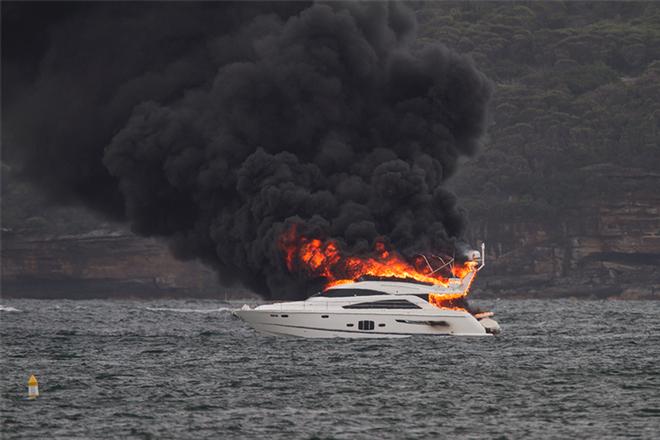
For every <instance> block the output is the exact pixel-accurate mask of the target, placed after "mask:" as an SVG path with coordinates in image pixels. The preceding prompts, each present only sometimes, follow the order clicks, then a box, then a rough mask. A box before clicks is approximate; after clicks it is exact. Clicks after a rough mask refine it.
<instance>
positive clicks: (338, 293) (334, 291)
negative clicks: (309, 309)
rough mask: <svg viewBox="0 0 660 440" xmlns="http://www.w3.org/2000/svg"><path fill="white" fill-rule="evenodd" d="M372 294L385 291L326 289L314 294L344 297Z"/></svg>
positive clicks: (383, 293)
mask: <svg viewBox="0 0 660 440" xmlns="http://www.w3.org/2000/svg"><path fill="white" fill-rule="evenodd" d="M373 295H387V293H385V292H380V291H378V290H369V289H328V290H326V291H324V292H319V293H317V294H316V295H314V296H321V297H324V298H345V297H349V296H373Z"/></svg>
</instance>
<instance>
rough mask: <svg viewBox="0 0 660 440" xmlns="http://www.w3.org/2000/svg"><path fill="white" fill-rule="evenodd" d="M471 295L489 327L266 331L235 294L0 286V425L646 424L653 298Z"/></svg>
mask: <svg viewBox="0 0 660 440" xmlns="http://www.w3.org/2000/svg"><path fill="white" fill-rule="evenodd" d="M477 303H478V304H479V305H482V306H485V307H486V308H491V309H492V310H494V311H495V312H496V319H498V321H499V322H500V324H501V325H502V328H503V334H502V335H500V336H499V337H491V338H445V337H439V338H438V337H436V338H433V337H416V338H411V339H392V340H355V341H351V340H305V339H293V338H274V337H269V336H261V335H257V334H256V333H255V332H254V331H253V330H251V329H249V328H248V327H247V326H246V325H245V324H243V323H242V322H241V321H238V320H236V319H235V318H233V317H232V315H231V313H230V312H229V311H228V310H229V309H230V308H231V307H235V306H236V304H235V305H229V304H226V303H222V302H211V301H154V302H138V301H135V302H130V301H121V302H120V301H77V302H76V301H36V300H20V301H19V300H6V299H5V300H3V301H2V308H0V320H1V324H0V328H1V334H0V335H1V337H2V340H1V345H2V367H1V368H2V376H1V378H0V380H1V381H2V390H1V392H2V396H1V398H2V401H1V403H2V438H4V439H12V438H108V437H116V438H126V437H133V438H438V437H447V438H567V437H569V436H575V437H576V438H618V437H637V438H653V437H655V438H657V436H658V434H659V433H660V326H659V323H658V320H659V318H660V304H659V303H657V302H633V301H631V302H621V301H616V302H614V301H612V302H596V301H570V300H566V301H536V300H534V301H532V300H525V301H504V300H502V301H481V302H479V301H477ZM32 373H34V374H35V375H36V376H37V377H38V379H39V381H40V391H41V394H42V396H41V397H40V398H39V399H38V400H36V401H27V400H25V396H26V393H27V388H26V383H27V378H28V377H29V375H30V374H32Z"/></svg>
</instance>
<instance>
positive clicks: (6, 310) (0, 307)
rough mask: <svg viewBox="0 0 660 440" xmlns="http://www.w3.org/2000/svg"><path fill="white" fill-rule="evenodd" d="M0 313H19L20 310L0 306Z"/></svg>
mask: <svg viewBox="0 0 660 440" xmlns="http://www.w3.org/2000/svg"><path fill="white" fill-rule="evenodd" d="M0 312H20V310H18V309H17V308H15V307H9V306H3V305H2V304H0Z"/></svg>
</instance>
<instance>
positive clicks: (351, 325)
mask: <svg viewBox="0 0 660 440" xmlns="http://www.w3.org/2000/svg"><path fill="white" fill-rule="evenodd" d="M354 325H355V324H346V327H353V326H354Z"/></svg>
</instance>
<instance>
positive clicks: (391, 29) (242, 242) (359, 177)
mask: <svg viewBox="0 0 660 440" xmlns="http://www.w3.org/2000/svg"><path fill="white" fill-rule="evenodd" d="M69 7H70V9H71V10H68V11H67V13H66V14H60V15H59V16H56V18H54V19H52V20H51V21H50V22H48V23H47V25H46V26H44V25H43V23H42V26H44V28H45V29H46V35H47V38H48V39H47V44H46V43H44V42H39V41H36V42H35V41H33V42H32V43H31V46H32V47H33V49H32V50H31V51H28V52H29V53H27V54H24V53H21V51H20V50H18V49H17V48H16V47H11V44H10V43H8V45H9V46H10V47H7V48H6V47H4V45H5V40H6V38H5V37H8V38H10V39H11V38H13V37H12V36H11V35H3V64H5V63H7V64H8V65H9V67H8V71H9V80H5V78H4V77H3V95H4V96H5V112H4V115H3V119H4V120H3V125H4V127H5V129H4V130H3V146H4V147H5V148H4V150H5V151H4V154H5V159H6V160H9V161H11V162H12V163H14V164H20V166H21V169H22V172H23V174H24V175H25V176H27V177H28V178H30V179H31V180H33V181H34V182H36V183H38V184H40V185H41V186H42V187H43V188H44V189H45V190H47V191H50V192H51V194H52V196H53V197H57V198H59V199H62V200H66V199H75V200H78V201H81V202H82V203H84V204H85V205H86V206H89V207H91V208H93V209H96V210H98V211H101V212H103V213H105V214H106V215H110V216H113V217H115V218H120V219H125V220H127V221H129V222H130V223H131V225H132V228H133V229H134V231H135V232H137V233H139V234H142V235H156V236H162V237H166V238H167V239H168V240H169V242H170V243H171V245H172V248H173V250H174V252H175V254H176V255H178V256H179V257H181V258H200V259H202V260H204V261H205V262H207V263H208V264H210V265H212V266H213V267H214V268H216V269H217V270H218V273H219V274H220V276H221V279H222V280H223V281H225V282H230V281H240V282H242V283H244V284H245V285H247V286H249V287H251V288H253V289H255V290H256V291H258V292H260V293H262V294H264V295H265V296H277V297H295V296H300V295H301V294H304V293H305V292H306V291H307V290H308V289H309V288H310V287H311V285H310V280H305V279H304V278H302V277H301V276H300V275H298V274H290V273H288V272H287V269H286V266H285V264H284V262H283V258H282V252H281V250H280V249H279V248H278V238H279V237H280V236H281V234H282V233H283V231H284V230H285V229H286V228H287V226H288V225H290V224H291V223H293V222H295V223H299V224H300V227H301V229H302V230H303V231H304V232H305V233H308V234H314V235H316V236H319V237H321V238H334V239H336V240H337V241H338V242H339V243H340V245H341V246H342V247H343V248H344V249H345V250H347V251H348V252H349V253H351V252H352V253H360V252H366V251H368V250H369V249H371V248H372V247H373V244H374V242H375V241H376V240H377V239H379V238H380V239H384V240H385V241H386V242H387V243H389V244H390V245H391V246H393V247H394V248H395V249H397V250H399V251H401V252H403V253H404V254H407V253H408V254H409V253H414V252H419V251H427V250H433V249H437V248H439V247H442V246H444V245H445V244H446V243H447V241H448V240H449V239H451V238H454V237H460V235H461V233H462V230H463V227H464V218H463V215H462V213H461V212H460V210H459V209H458V208H457V205H456V198H455V196H453V195H452V194H450V193H448V192H447V191H445V190H444V189H443V188H442V184H443V182H444V181H445V180H446V179H447V178H448V177H449V176H451V175H452V173H453V172H454V171H455V169H456V165H457V160H458V158H459V157H460V156H461V155H469V154H472V153H474V152H475V150H476V149H477V147H478V144H479V140H480V138H481V136H482V135H483V133H484V124H485V109H486V104H487V101H488V99H489V97H490V93H491V87H490V84H489V82H488V80H487V79H486V78H485V77H484V76H483V75H482V74H481V73H480V72H478V71H477V70H476V69H475V67H474V66H473V65H472V63H471V62H470V61H469V60H468V59H466V58H464V57H462V56H460V55H458V54H456V53H453V52H451V51H449V50H448V49H446V48H444V47H442V46H440V45H426V46H423V47H418V46H417V45H416V44H417V43H415V41H414V40H415V19H414V14H413V13H412V12H411V11H410V10H408V9H407V8H406V7H405V6H403V5H400V4H397V3H348V4H340V3H329V4H314V5H308V4H302V3H293V4H284V3H268V4H259V3H240V4H227V3H222V4H215V3H214V4H166V5H152V4H137V5H134V4H132V5H129V4H100V5H99V4H94V5H89V4H84V5H80V6H77V7H73V6H69ZM4 8H5V6H4V4H3V9H4ZM38 10H39V7H36V6H31V7H27V6H26V7H25V9H22V8H20V7H17V8H16V10H13V11H10V12H12V13H13V14H14V17H15V21H16V23H14V27H15V28H18V27H19V26H18V24H17V23H19V24H20V23H23V24H25V23H29V22H31V21H32V20H33V19H34V20H35V21H36V22H39V19H37V18H34V17H33V15H35V16H37V15H38ZM4 15H6V14H3V21H4ZM11 17H12V16H11V15H10V18H9V20H10V19H11ZM11 24H12V23H11V21H10V22H9V25H10V30H11ZM5 31H6V26H5V23H3V33H5ZM7 33H9V31H7ZM14 38H15V37H14ZM13 44H16V45H20V43H19V42H17V41H13ZM6 49H8V50H9V52H8V53H9V55H8V56H7V57H5V53H6ZM8 81H11V82H12V83H11V84H10V83H9V82H8ZM8 89H12V90H13V91H11V92H10V91H8ZM6 91H7V93H9V95H7V93H5V92H6Z"/></svg>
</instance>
